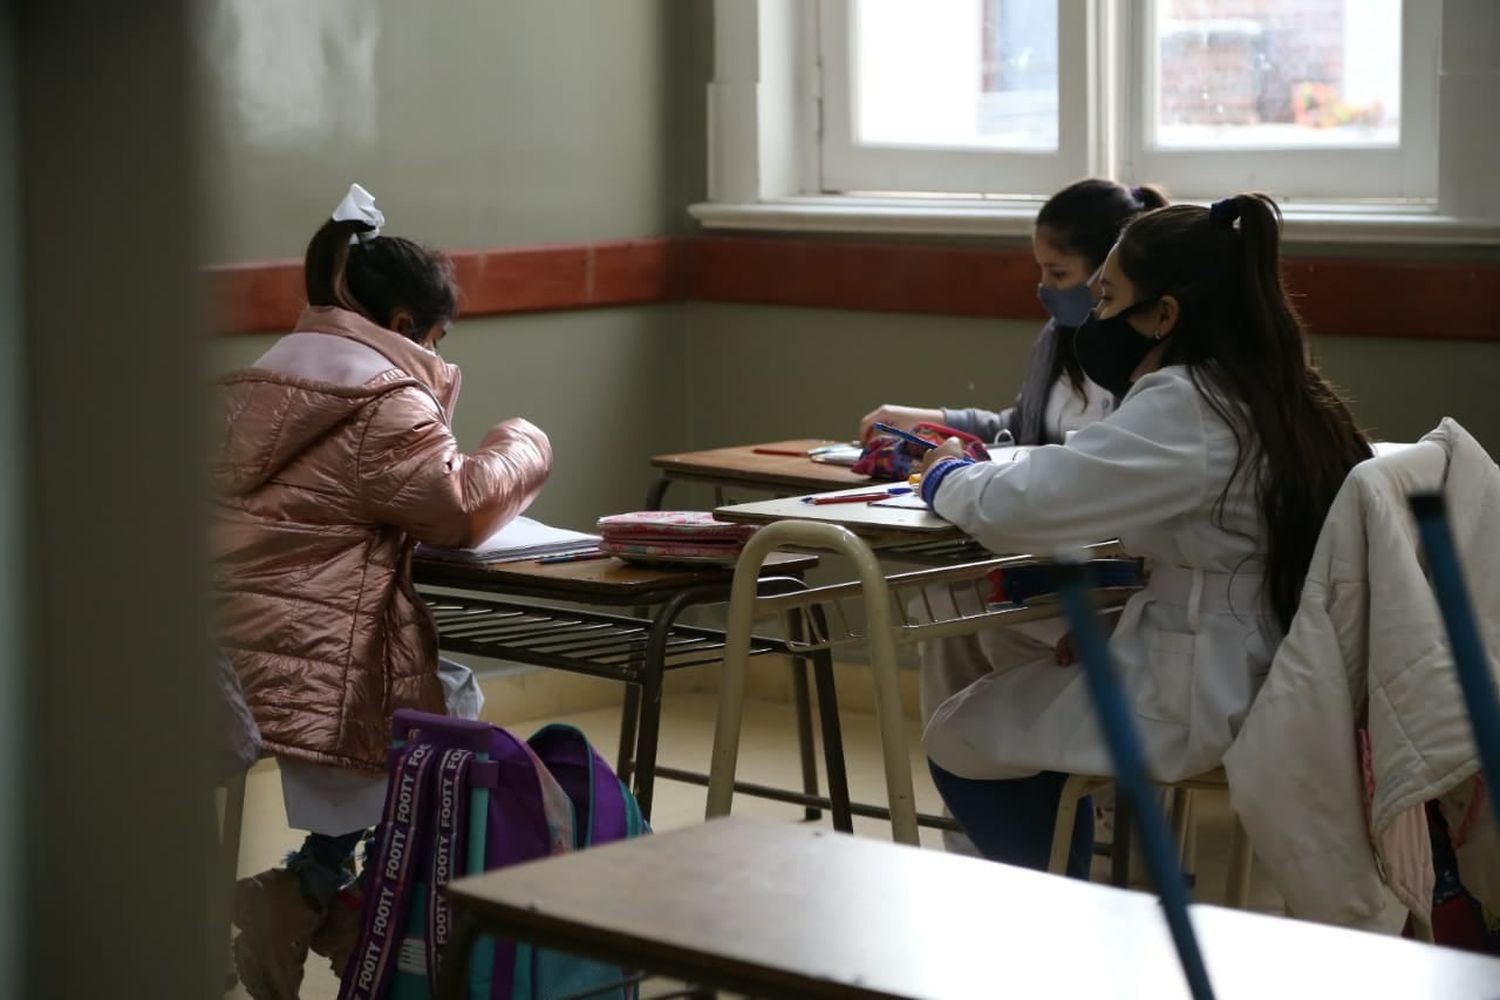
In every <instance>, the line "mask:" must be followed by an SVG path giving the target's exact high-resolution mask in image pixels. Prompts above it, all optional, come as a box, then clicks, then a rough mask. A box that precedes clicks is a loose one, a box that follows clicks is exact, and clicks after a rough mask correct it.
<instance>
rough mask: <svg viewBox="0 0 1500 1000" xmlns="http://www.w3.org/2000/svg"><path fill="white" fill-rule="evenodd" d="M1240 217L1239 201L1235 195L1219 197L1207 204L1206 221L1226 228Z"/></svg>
mask: <svg viewBox="0 0 1500 1000" xmlns="http://www.w3.org/2000/svg"><path fill="white" fill-rule="evenodd" d="M1239 217H1240V201H1239V199H1238V198H1236V197H1229V198H1221V199H1219V200H1218V201H1216V202H1214V203H1213V204H1212V205H1210V206H1208V221H1209V222H1211V223H1213V224H1214V225H1216V226H1223V227H1224V228H1225V229H1228V228H1229V227H1230V226H1232V225H1234V220H1235V219H1238V218H1239Z"/></svg>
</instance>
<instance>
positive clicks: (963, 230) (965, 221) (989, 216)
mask: <svg viewBox="0 0 1500 1000" xmlns="http://www.w3.org/2000/svg"><path fill="white" fill-rule="evenodd" d="M1040 207H1041V200H1040V199H1037V200H1019V199H1013V200H999V199H996V200H984V199H959V198H953V199H948V198H897V197H891V198H881V197H858V196H852V195H844V196H837V195H827V196H811V195H809V196H803V197H792V198H780V199H776V200H774V201H763V202H759V203H751V204H728V203H720V202H702V203H699V204H697V205H693V206H691V207H690V208H689V209H688V211H689V212H690V213H691V214H692V216H693V217H694V218H695V219H697V220H698V221H699V222H700V223H701V224H702V225H703V227H704V228H705V229H741V230H759V231H762V232H767V231H769V232H805V233H848V234H856V235H857V234H883V235H902V236H957V237H962V236H1015V237H1025V236H1030V235H1031V227H1032V222H1033V220H1035V218H1036V213H1037V209H1039V208H1040ZM1282 210H1283V212H1284V214H1285V217H1286V240H1287V242H1288V243H1300V244H1310V243H1349V244H1371V243H1379V244H1385V245H1407V246H1421V245H1427V246H1432V245H1443V246H1455V247H1457V246H1497V245H1500V223H1497V222H1494V221H1489V220H1472V219H1459V218H1454V217H1452V216H1445V215H1440V214H1438V213H1437V212H1436V211H1435V210H1434V209H1432V208H1429V207H1425V206H1408V205H1377V206H1372V205H1360V204H1342V205H1341V204H1323V203H1316V204H1314V203H1303V204H1297V203H1290V204H1284V205H1283V206H1282Z"/></svg>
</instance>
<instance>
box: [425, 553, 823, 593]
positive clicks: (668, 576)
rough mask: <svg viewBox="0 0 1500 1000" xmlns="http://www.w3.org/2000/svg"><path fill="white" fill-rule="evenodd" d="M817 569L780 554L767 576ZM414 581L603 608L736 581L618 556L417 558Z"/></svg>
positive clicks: (716, 569)
mask: <svg viewBox="0 0 1500 1000" xmlns="http://www.w3.org/2000/svg"><path fill="white" fill-rule="evenodd" d="M817 564H818V557H817V556H815V555H807V554H802V553H795V552H777V553H774V554H772V556H771V558H769V559H767V560H766V563H765V568H764V569H763V570H762V573H761V575H762V576H783V575H794V576H795V575H799V574H801V573H805V572H807V571H808V570H810V569H812V568H813V567H814V566H816V565H817ZM412 577H413V579H415V581H416V582H417V583H419V584H426V585H428V586H433V587H453V588H458V589H465V590H477V591H486V592H491V593H498V594H524V595H529V596H542V597H555V598H557V599H558V600H585V599H587V600H595V601H601V602H603V603H617V604H629V603H632V602H635V603H654V602H655V601H657V600H665V599H666V598H667V597H670V596H671V595H672V594H675V593H677V592H679V591H682V590H686V589H688V588H690V587H700V586H707V585H711V584H723V585H724V586H725V587H728V586H729V584H730V581H731V580H732V579H733V578H734V567H733V566H723V567H720V566H680V567H677V566H674V567H659V566H640V565H636V564H633V563H627V562H623V561H622V560H619V559H615V558H613V557H610V558H607V559H585V560H580V561H578V562H563V563H548V564H543V563H540V562H537V561H536V560H535V559H528V560H524V561H522V562H508V563H460V562H453V561H451V560H442V559H414V560H413V561H412Z"/></svg>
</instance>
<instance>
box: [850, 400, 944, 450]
mask: <svg viewBox="0 0 1500 1000" xmlns="http://www.w3.org/2000/svg"><path fill="white" fill-rule="evenodd" d="M923 421H926V422H927V423H931V424H940V423H942V422H943V411H942V410H932V409H926V408H923V407H920V406H896V405H894V404H892V403H886V404H885V405H883V406H879V407H876V408H875V409H873V410H871V411H870V412H869V413H866V414H865V415H864V419H862V420H860V422H859V439H860V441H862V442H863V441H868V440H869V439H870V436H871V435H872V434H873V433H874V431H875V425H876V424H877V423H879V424H890V425H891V426H892V427H894V428H896V429H897V430H903V431H909V430H912V429H913V428H915V427H916V426H917V425H918V424H920V423H922V422H923Z"/></svg>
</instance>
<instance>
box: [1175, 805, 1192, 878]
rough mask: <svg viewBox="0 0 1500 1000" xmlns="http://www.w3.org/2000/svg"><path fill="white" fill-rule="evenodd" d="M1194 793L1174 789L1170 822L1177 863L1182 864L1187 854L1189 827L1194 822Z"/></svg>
mask: <svg viewBox="0 0 1500 1000" xmlns="http://www.w3.org/2000/svg"><path fill="white" fill-rule="evenodd" d="M1192 811H1193V793H1192V792H1190V791H1188V790H1187V789H1186V788H1174V789H1172V805H1171V809H1170V820H1171V824H1172V842H1173V843H1175V844H1176V845H1177V863H1178V864H1179V865H1181V864H1182V862H1183V859H1184V857H1185V855H1186V852H1187V840H1188V835H1187V831H1188V825H1189V823H1190V822H1191V820H1192Z"/></svg>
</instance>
